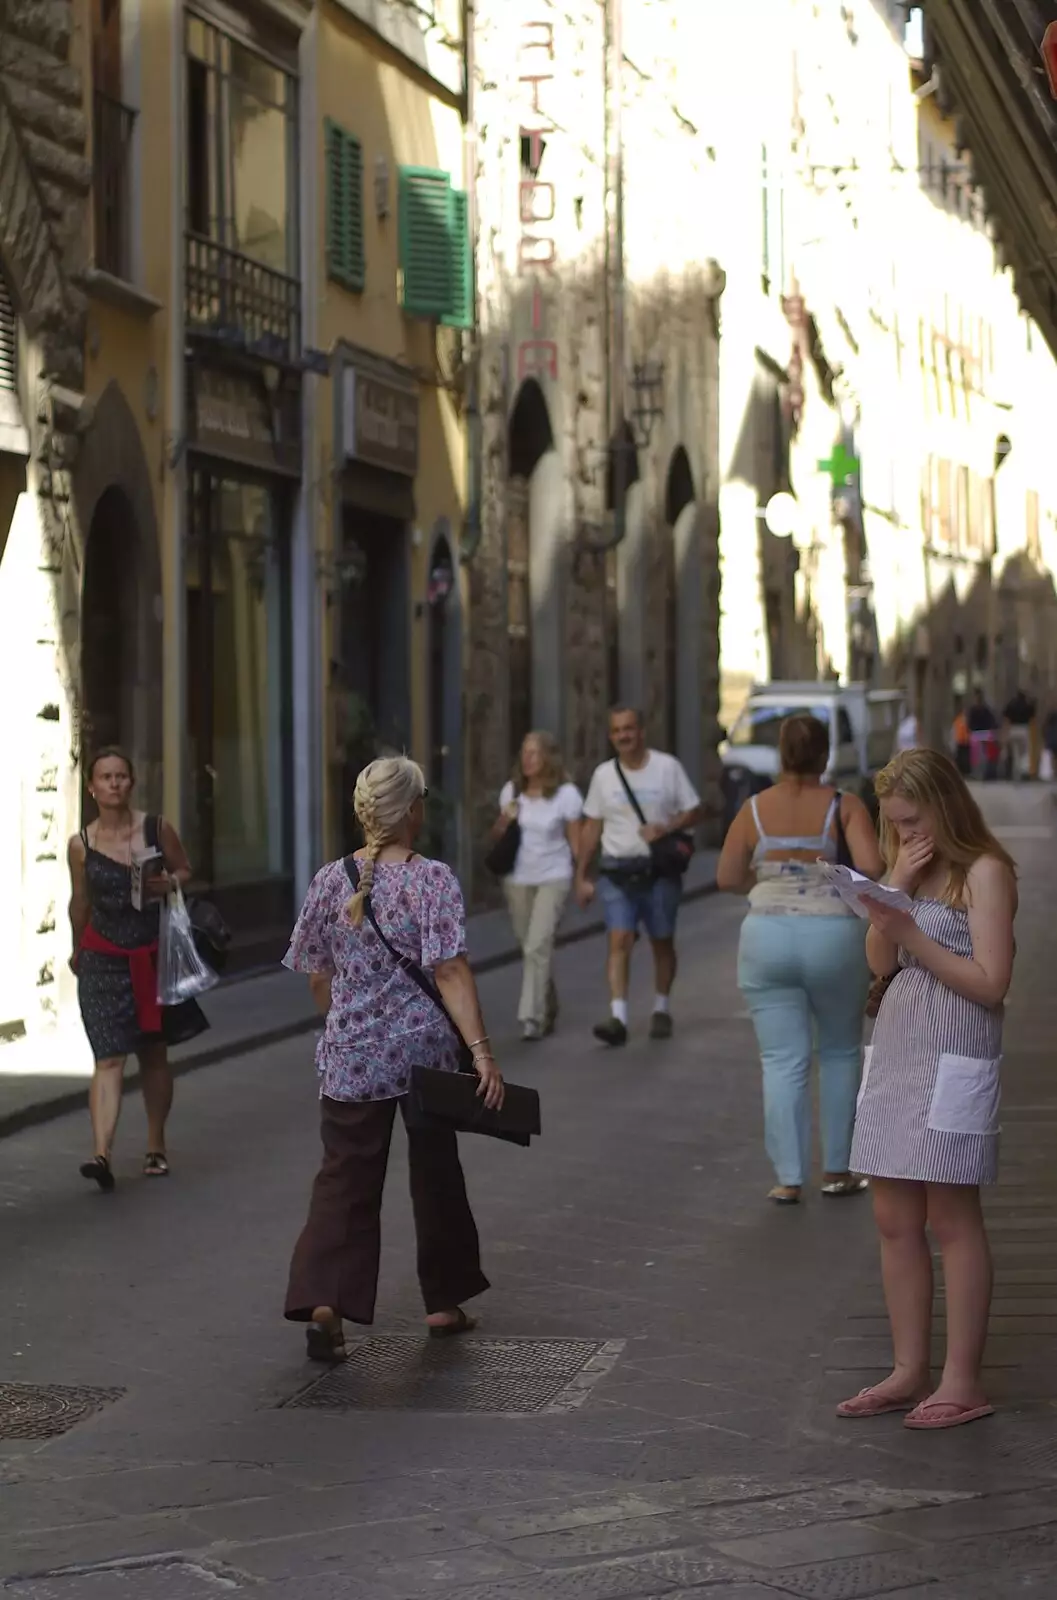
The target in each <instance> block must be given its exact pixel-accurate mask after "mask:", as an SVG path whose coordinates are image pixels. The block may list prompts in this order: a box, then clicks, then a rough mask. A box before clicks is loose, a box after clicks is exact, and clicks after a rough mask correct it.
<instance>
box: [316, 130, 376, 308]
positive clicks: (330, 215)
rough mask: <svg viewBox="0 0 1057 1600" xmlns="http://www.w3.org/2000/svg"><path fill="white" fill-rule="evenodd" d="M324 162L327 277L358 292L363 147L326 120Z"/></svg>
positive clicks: (363, 264) (362, 272) (362, 264)
mask: <svg viewBox="0 0 1057 1600" xmlns="http://www.w3.org/2000/svg"><path fill="white" fill-rule="evenodd" d="M324 136H325V140H326V159H327V273H328V275H329V276H330V277H331V278H333V279H334V282H335V283H340V284H341V285H342V286H343V287H344V288H346V289H353V290H357V291H358V290H361V289H362V288H363V286H364V282H365V280H366V274H367V261H366V253H365V250H364V240H363V146H362V145H361V143H360V141H359V139H356V138H354V137H353V135H352V134H351V133H346V132H345V130H344V128H339V127H338V125H337V123H336V122H331V121H330V119H329V117H328V118H327V121H326V123H325V130H324Z"/></svg>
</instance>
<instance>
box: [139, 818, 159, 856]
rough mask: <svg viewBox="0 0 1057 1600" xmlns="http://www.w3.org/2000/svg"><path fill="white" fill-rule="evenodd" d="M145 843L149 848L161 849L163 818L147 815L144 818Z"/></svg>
mask: <svg viewBox="0 0 1057 1600" xmlns="http://www.w3.org/2000/svg"><path fill="white" fill-rule="evenodd" d="M143 843H144V844H145V845H146V846H147V849H148V850H160V849H161V818H160V817H154V816H150V815H148V816H146V817H144V819H143Z"/></svg>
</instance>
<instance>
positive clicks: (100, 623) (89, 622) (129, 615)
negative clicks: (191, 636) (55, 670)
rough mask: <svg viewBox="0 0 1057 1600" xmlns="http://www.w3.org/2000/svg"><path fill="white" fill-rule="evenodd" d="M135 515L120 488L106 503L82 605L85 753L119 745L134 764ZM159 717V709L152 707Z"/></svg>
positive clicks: (92, 539) (88, 560) (100, 510)
mask: <svg viewBox="0 0 1057 1600" xmlns="http://www.w3.org/2000/svg"><path fill="white" fill-rule="evenodd" d="M138 554H139V552H138V539H137V529H136V520H135V514H134V512H133V510H132V505H131V503H130V501H129V499H128V497H127V495H126V494H125V492H124V490H123V489H120V488H118V487H117V486H116V485H115V486H113V487H111V488H109V489H107V490H106V491H105V493H104V494H103V495H102V496H101V497H100V499H99V501H98V503H97V505H96V508H95V513H94V515H93V517H92V521H91V526H90V528H89V531H88V542H87V545H86V547H85V561H84V584H83V589H82V598H81V696H82V711H81V747H82V750H83V752H84V756H85V759H86V760H91V754H92V752H93V751H94V750H99V749H101V748H102V747H103V746H104V745H111V744H116V745H121V746H122V748H124V749H127V750H128V752H129V755H130V756H131V757H132V759H133V762H135V761H136V759H137V755H138V750H137V745H138V744H139V742H140V741H139V739H138V738H137V734H138V733H139V732H140V731H141V730H139V729H138V728H137V727H136V725H135V723H136V684H137V679H138V677H139V673H138V671H137V666H138V663H137V655H138V651H137V642H138V634H139V631H140V627H141V625H142V617H141V606H140V603H139V589H140V584H139V560H138ZM154 709H155V710H156V708H154Z"/></svg>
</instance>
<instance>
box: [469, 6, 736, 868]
mask: <svg viewBox="0 0 1057 1600" xmlns="http://www.w3.org/2000/svg"><path fill="white" fill-rule="evenodd" d="M679 3H680V0H672V3H671V4H670V5H668V4H667V0H666V5H665V7H664V8H666V9H667V10H668V11H671V12H672V13H673V14H674V12H676V11H678V10H679ZM477 15H478V29H477V37H476V60H477V73H478V76H477V82H476V94H477V105H476V121H477V156H478V164H477V175H476V176H477V208H478V223H479V245H478V261H477V277H478V288H479V295H480V305H481V338H482V394H481V412H482V425H483V464H484V482H483V492H482V513H483V537H482V541H481V544H480V547H479V549H478V551H477V554H476V556H475V558H474V559H473V561H472V562H471V563H470V564H469V573H468V578H467V585H468V601H469V626H468V634H469V644H468V658H467V677H466V690H465V693H466V725H467V733H468V740H467V743H468V756H467V785H468V794H469V800H470V804H469V807H468V811H469V816H470V823H471V830H472V838H473V840H474V842H475V844H477V845H480V843H481V842H482V841H483V839H484V837H485V835H486V833H487V829H488V826H489V825H490V822H491V820H492V817H493V816H494V807H495V797H496V794H497V791H498V789H499V787H500V785H501V783H502V781H503V780H504V778H505V777H506V775H507V771H508V767H509V761H510V752H511V742H512V737H513V736H514V734H513V730H512V728H511V722H510V706H509V672H510V651H509V646H508V639H507V621H508V618H507V594H508V591H507V558H508V553H509V544H508V533H509V527H508V524H509V519H510V516H511V509H512V507H511V493H512V492H513V496H514V498H515V500H516V501H518V502H520V500H521V498H522V497H523V496H524V494H525V490H524V485H523V484H521V483H518V484H515V485H514V487H513V491H512V487H511V486H512V480H513V479H515V478H516V479H521V478H527V479H528V494H527V497H528V505H529V520H530V527H531V543H532V558H531V565H532V618H533V651H532V654H533V681H532V706H533V718H532V720H533V722H535V723H536V724H542V725H543V726H547V727H550V728H551V729H552V731H554V732H555V733H556V734H558V735H559V736H560V738H561V740H562V744H563V748H564V750H565V753H566V758H567V760H568V763H569V765H570V768H571V770H572V772H573V774H574V776H575V777H576V778H577V779H578V780H579V781H580V782H585V781H586V780H587V778H588V777H589V775H590V772H591V770H592V768H593V767H594V765H595V764H596V763H597V762H598V761H599V760H601V759H603V758H604V756H605V755H606V752H607V742H606V710H607V707H608V705H609V703H610V702H611V700H612V698H613V694H614V691H617V692H618V693H619V695H620V697H621V698H624V697H627V698H631V699H633V700H634V701H635V702H636V703H641V705H642V707H643V710H644V712H645V713H646V715H647V719H648V722H649V725H650V732H651V737H653V738H654V739H656V740H657V741H658V742H667V735H668V731H669V730H668V726H667V722H668V718H667V707H668V705H669V703H670V700H671V696H670V694H669V690H668V685H667V677H668V673H669V671H670V668H671V662H672V652H671V650H670V649H669V648H668V647H667V645H666V617H667V616H668V615H669V614H670V613H671V610H672V602H671V601H670V600H669V599H668V598H667V597H666V594H665V587H666V585H665V577H666V574H667V573H669V572H670V571H671V567H672V563H671V555H670V551H671V546H672V544H673V542H674V540H675V537H676V530H675V529H674V528H673V526H672V525H671V524H670V523H668V522H667V521H666V498H667V488H668V482H669V476H670V473H671V469H672V462H673V459H674V458H675V456H676V454H677V452H680V451H681V452H683V453H684V454H685V458H686V459H687V460H688V462H689V467H690V477H691V479H692V483H693V494H694V498H695V500H696V516H695V515H693V514H691V515H690V516H689V517H685V516H684V518H683V521H682V523H681V525H680V528H679V530H678V542H679V545H680V554H679V557H678V558H677V563H676V569H675V570H676V583H677V588H678V591H679V594H678V608H677V609H678V613H679V615H680V617H681V618H682V620H683V622H684V624H685V626H686V632H687V637H686V638H684V639H681V640H680V648H679V653H678V655H679V659H680V660H681V661H683V662H684V663H686V662H689V663H690V664H691V669H692V672H693V681H692V683H690V682H686V681H683V682H682V683H681V684H680V691H681V700H682V713H681V719H680V720H681V726H682V728H683V733H682V736H681V737H680V739H679V740H678V741H677V743H678V747H679V753H680V755H681V756H682V757H683V759H684V760H685V761H686V763H687V765H688V766H689V767H690V768H691V770H693V771H694V772H695V773H696V775H697V776H698V778H699V780H700V781H701V782H702V783H703V784H704V785H705V786H706V789H707V791H708V798H709V799H710V801H712V802H713V803H715V802H716V801H717V799H718V796H717V794H716V789H715V785H716V777H717V768H716V760H715V744H716V739H717V736H718V726H717V718H718V604H719V584H718V513H717V505H718V481H717V479H718V465H717V456H718V446H717V427H718V422H717V416H716V408H717V394H718V305H717V302H718V298H719V295H720V294H721V292H722V282H723V280H722V274H721V273H720V272H719V271H718V269H716V268H715V267H714V266H713V265H711V264H709V263H708V262H707V252H706V250H705V249H704V248H702V247H701V246H702V240H701V239H700V237H697V236H695V227H694V223H693V221H692V220H690V221H688V219H687V217H686V215H685V213H684V212H682V211H681V209H680V207H679V205H678V204H677V203H675V204H673V203H671V202H670V201H668V202H666V201H665V200H664V198H663V196H659V195H658V193H657V189H658V178H657V174H658V171H660V170H662V169H663V168H664V166H665V163H666V162H669V164H670V166H671V168H672V171H673V172H674V173H675V175H676V177H678V176H679V175H680V174H681V173H683V172H684V171H688V170H689V168H691V167H692V166H693V165H694V163H695V162H697V163H701V162H704V161H706V160H707V157H706V156H705V155H704V154H703V151H702V150H701V149H700V148H699V145H700V144H701V141H695V139H694V137H693V136H692V135H691V134H690V133H688V127H689V124H688V122H687V119H686V118H685V117H683V116H682V115H681V114H680V113H679V110H678V108H677V107H676V106H675V105H674V104H673V103H672V99H671V90H670V88H669V87H666V83H667V79H666V76H665V73H664V72H659V71H657V70H656V63H655V62H653V63H649V64H648V65H649V66H650V68H651V70H649V71H646V70H644V68H643V66H642V63H641V62H639V63H636V64H635V65H634V66H633V65H632V64H631V63H630V61H629V63H628V64H626V67H625V73H624V102H623V103H624V118H625V129H626V132H625V140H626V150H627V151H628V152H629V153H628V156H627V160H626V163H625V170H624V207H625V217H626V230H627V238H628V246H627V250H626V264H627V270H626V290H625V294H626V344H625V360H624V366H625V372H626V375H627V377H628V378H630V377H631V373H632V368H633V366H634V365H635V364H637V363H638V364H641V363H644V362H652V363H656V362H663V363H664V375H663V382H662V384H661V386H660V395H659V399H660V407H661V411H662V413H663V414H662V415H661V416H660V417H658V418H657V419H656V420H655V425H654V426H653V428H652V431H651V432H650V434H649V438H648V439H646V438H645V436H644V435H643V434H642V433H641V432H640V433H639V438H638V448H637V450H636V452H635V459H634V464H633V466H632V468H631V472H630V477H631V478H632V480H635V481H633V485H632V488H631V491H630V494H629V496H628V511H627V531H626V533H625V537H624V539H623V541H622V542H621V543H620V545H619V547H618V548H616V549H609V550H608V552H607V547H611V546H613V542H614V537H615V528H614V518H613V514H612V509H611V502H612V498H613V496H612V484H611V483H610V492H609V494H608V496H607V476H609V475H610V474H611V473H612V468H611V466H610V461H611V456H610V452H609V450H608V448H607V447H608V444H609V434H610V422H609V409H610V407H609V391H608V388H607V366H608V364H609V363H608V350H609V342H610V319H609V310H608V306H609V295H610V294H611V293H612V290H613V277H612V273H611V260H610V257H609V256H608V254H607V234H608V230H607V205H608V204H609V202H607V168H606V155H607V148H606V129H607V120H606V74H607V53H606V48H605V44H606V41H605V35H604V17H605V13H604V8H603V7H601V6H599V5H597V4H596V3H594V0H571V3H569V4H563V5H561V6H559V5H557V4H552V3H551V0H484V3H483V4H480V5H479V6H478V8H477ZM666 37H667V36H666ZM666 48H667V46H666ZM643 144H645V145H648V146H649V148H650V149H651V150H652V151H653V154H654V158H655V160H654V165H653V169H652V172H651V168H650V165H649V164H647V163H644V162H643V161H641V160H638V159H636V158H635V155H634V152H635V150H636V149H637V148H638V147H640V146H641V145H643ZM677 192H678V186H677ZM658 204H660V205H661V207H662V210H663V215H662V216H661V217H660V219H658V216H657V207H658ZM633 406H634V395H633V393H632V392H631V391H630V389H629V391H628V398H627V405H626V408H625V409H626V411H628V412H630V411H631V410H632V409H633ZM607 499H608V501H609V502H610V503H609V504H608V505H607ZM679 509H680V510H682V509H684V508H683V507H680V508H679ZM614 569H615V575H616V594H617V603H618V607H619V644H620V649H619V662H620V666H619V682H618V683H614V682H612V681H611V680H612V678H613V672H612V659H613V650H612V638H611V635H612V631H613V620H612V618H611V617H610V616H609V615H608V612H609V609H610V606H611V601H610V600H607V595H611V594H612V583H611V581H610V582H609V583H607V573H608V574H609V577H610V580H611V579H612V576H613V573H614ZM683 671H684V675H685V671H686V668H685V665H684V669H683ZM691 720H692V728H693V734H692V736H691V735H690V733H689V732H688V729H689V728H690V726H691ZM689 745H692V746H693V748H690V747H689ZM476 865H477V867H478V871H477V872H475V889H476V890H478V891H479V892H480V891H482V890H483V889H484V888H485V887H486V884H485V881H484V877H483V875H482V874H481V872H480V870H479V860H478V862H477V863H476Z"/></svg>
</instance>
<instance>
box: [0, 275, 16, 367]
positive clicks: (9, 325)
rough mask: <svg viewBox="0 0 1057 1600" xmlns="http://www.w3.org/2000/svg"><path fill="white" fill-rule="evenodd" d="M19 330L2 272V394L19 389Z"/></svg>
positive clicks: (0, 360)
mask: <svg viewBox="0 0 1057 1600" xmlns="http://www.w3.org/2000/svg"><path fill="white" fill-rule="evenodd" d="M17 363H18V330H17V328H16V326H15V308H14V305H13V303H12V300H11V295H10V293H9V291H8V287H7V284H6V283H5V282H4V278H3V274H2V273H0V394H15V393H16V392H17V389H18V365H17Z"/></svg>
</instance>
